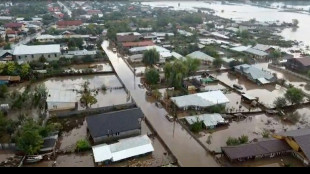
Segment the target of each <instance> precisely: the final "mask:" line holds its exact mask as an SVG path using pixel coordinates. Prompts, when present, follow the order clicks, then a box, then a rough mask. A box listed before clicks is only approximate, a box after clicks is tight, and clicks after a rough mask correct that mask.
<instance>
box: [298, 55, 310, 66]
mask: <svg viewBox="0 0 310 174" xmlns="http://www.w3.org/2000/svg"><path fill="white" fill-rule="evenodd" d="M295 60H296V61H298V62H300V63H301V64H302V65H303V66H310V57H305V58H299V59H297V58H296V59H295Z"/></svg>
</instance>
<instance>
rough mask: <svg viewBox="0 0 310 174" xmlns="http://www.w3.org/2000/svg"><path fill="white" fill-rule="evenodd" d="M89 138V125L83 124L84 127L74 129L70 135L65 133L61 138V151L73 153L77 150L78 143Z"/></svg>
mask: <svg viewBox="0 0 310 174" xmlns="http://www.w3.org/2000/svg"><path fill="white" fill-rule="evenodd" d="M86 138H87V124H86V121H84V122H83V125H81V126H79V127H77V128H75V129H73V130H72V131H70V132H68V133H63V135H62V136H61V145H60V148H59V149H60V150H61V151H69V152H72V151H74V150H75V146H76V142H77V141H79V140H82V139H86Z"/></svg>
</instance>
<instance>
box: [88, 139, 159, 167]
mask: <svg viewBox="0 0 310 174" xmlns="http://www.w3.org/2000/svg"><path fill="white" fill-rule="evenodd" d="M92 150H93V154H94V160H95V163H96V164H98V165H102V164H103V163H105V164H107V163H110V162H119V161H122V160H125V159H128V158H132V157H136V156H141V155H146V154H150V153H152V152H153V151H154V147H153V145H152V141H151V140H150V138H149V137H148V136H147V135H142V136H138V137H133V138H127V139H123V140H120V141H119V142H118V143H115V144H111V145H107V144H101V145H98V146H93V147H92Z"/></svg>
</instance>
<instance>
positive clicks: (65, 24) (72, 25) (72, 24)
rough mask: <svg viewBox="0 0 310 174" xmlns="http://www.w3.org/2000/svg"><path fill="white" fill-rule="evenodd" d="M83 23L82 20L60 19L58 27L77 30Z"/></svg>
mask: <svg viewBox="0 0 310 174" xmlns="http://www.w3.org/2000/svg"><path fill="white" fill-rule="evenodd" d="M82 24H83V22H82V21H80V20H75V21H58V22H57V23H56V25H57V29H60V30H76V29H77V28H79V27H80V26H81V25H82Z"/></svg>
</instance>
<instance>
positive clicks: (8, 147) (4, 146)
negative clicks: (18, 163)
mask: <svg viewBox="0 0 310 174" xmlns="http://www.w3.org/2000/svg"><path fill="white" fill-rule="evenodd" d="M0 150H13V151H15V150H16V144H0Z"/></svg>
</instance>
